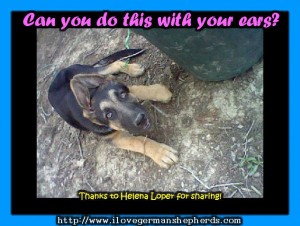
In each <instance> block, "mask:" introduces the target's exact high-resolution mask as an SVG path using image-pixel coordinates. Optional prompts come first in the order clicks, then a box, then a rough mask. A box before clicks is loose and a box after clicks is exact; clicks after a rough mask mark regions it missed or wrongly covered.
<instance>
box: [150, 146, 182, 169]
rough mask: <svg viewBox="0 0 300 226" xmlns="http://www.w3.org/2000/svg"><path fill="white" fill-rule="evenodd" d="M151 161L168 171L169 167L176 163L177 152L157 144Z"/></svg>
mask: <svg viewBox="0 0 300 226" xmlns="http://www.w3.org/2000/svg"><path fill="white" fill-rule="evenodd" d="M156 148H157V150H155V154H154V156H152V159H153V160H154V161H155V162H156V163H157V164H158V165H159V166H160V167H162V168H166V169H168V168H169V167H170V166H171V165H173V164H175V163H177V162H178V156H177V151H176V150H174V149H173V148H171V147H169V146H168V145H165V144H161V143H157V147H156Z"/></svg>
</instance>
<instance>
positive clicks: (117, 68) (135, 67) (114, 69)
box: [101, 61, 144, 77]
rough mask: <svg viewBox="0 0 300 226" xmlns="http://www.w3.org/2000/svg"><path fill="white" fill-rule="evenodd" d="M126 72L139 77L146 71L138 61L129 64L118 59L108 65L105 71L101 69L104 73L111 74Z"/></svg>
mask: <svg viewBox="0 0 300 226" xmlns="http://www.w3.org/2000/svg"><path fill="white" fill-rule="evenodd" d="M120 72H123V73H126V74H128V75H129V76H131V77H137V76H140V75H142V74H143V73H144V68H143V67H142V66H141V65H139V64H136V63H133V64H127V63H126V62H123V61H116V62H114V63H112V64H109V65H108V66H106V67H105V68H104V69H103V71H101V74H102V75H111V74H117V73H120Z"/></svg>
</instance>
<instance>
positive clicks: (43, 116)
mask: <svg viewBox="0 0 300 226" xmlns="http://www.w3.org/2000/svg"><path fill="white" fill-rule="evenodd" d="M41 116H42V118H43V119H44V122H45V124H46V123H47V120H46V117H45V115H43V113H41Z"/></svg>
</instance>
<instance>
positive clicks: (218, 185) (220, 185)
mask: <svg viewBox="0 0 300 226" xmlns="http://www.w3.org/2000/svg"><path fill="white" fill-rule="evenodd" d="M241 184H243V183H228V184H217V185H213V186H210V187H209V189H212V188H217V187H227V186H235V185H241Z"/></svg>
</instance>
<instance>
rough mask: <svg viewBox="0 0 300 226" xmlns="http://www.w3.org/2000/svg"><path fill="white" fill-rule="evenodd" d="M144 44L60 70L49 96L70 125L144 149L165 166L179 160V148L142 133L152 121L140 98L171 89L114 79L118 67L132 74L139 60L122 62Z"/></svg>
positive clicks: (166, 96) (156, 97) (158, 97)
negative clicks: (140, 134) (132, 83)
mask: <svg viewBox="0 0 300 226" xmlns="http://www.w3.org/2000/svg"><path fill="white" fill-rule="evenodd" d="M143 51H144V50H142V49H127V50H122V51H119V52H117V53H114V54H112V55H110V56H108V57H106V58H104V59H102V60H100V61H98V62H97V63H95V64H93V65H79V64H75V65H72V66H69V67H67V68H65V69H62V70H61V71H60V72H59V73H58V75H57V76H56V77H55V79H54V80H53V82H52V84H51V85H50V88H49V92H48V99H49V101H50V103H51V105H52V106H53V108H54V109H55V110H56V112H57V113H58V114H59V115H60V116H61V117H62V118H63V119H64V120H65V121H66V122H67V123H68V124H70V125H71V126H73V127H75V128H77V129H81V130H86V131H92V132H94V133H96V134H98V135H101V136H103V137H104V138H105V139H106V140H107V141H109V142H111V143H112V144H113V145H115V146H116V147H119V148H122V149H126V150H131V151H135V152H139V153H142V154H145V155H147V156H149V157H150V158H152V159H153V160H154V161H155V162H156V163H157V164H158V165H160V166H161V167H163V168H169V167H170V166H171V165H172V164H174V163H176V162H177V161H178V157H177V152H176V151H175V150H174V149H173V148H171V147H169V146H167V145H165V144H162V143H158V142H156V141H153V140H151V139H148V138H146V137H143V136H134V135H132V134H139V133H141V132H144V131H147V130H148V129H149V128H150V126H151V120H150V117H149V115H148V113H147V111H146V110H145V109H144V107H143V106H142V105H141V104H140V103H139V102H138V100H152V101H161V102H165V103H167V102H168V101H170V99H171V97H172V93H171V92H170V91H169V90H168V89H167V88H166V87H165V86H163V85H160V84H155V85H150V86H129V87H127V86H126V85H124V84H122V83H119V82H117V81H114V79H113V77H112V76H109V75H113V74H117V73H120V72H123V73H126V74H128V75H129V76H132V77H136V76H139V75H141V74H143V72H144V69H143V68H142V67H141V66H140V65H139V64H135V63H133V64H127V63H126V62H124V60H126V59H130V58H132V57H134V56H137V55H139V54H141V53H142V52H143Z"/></svg>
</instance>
